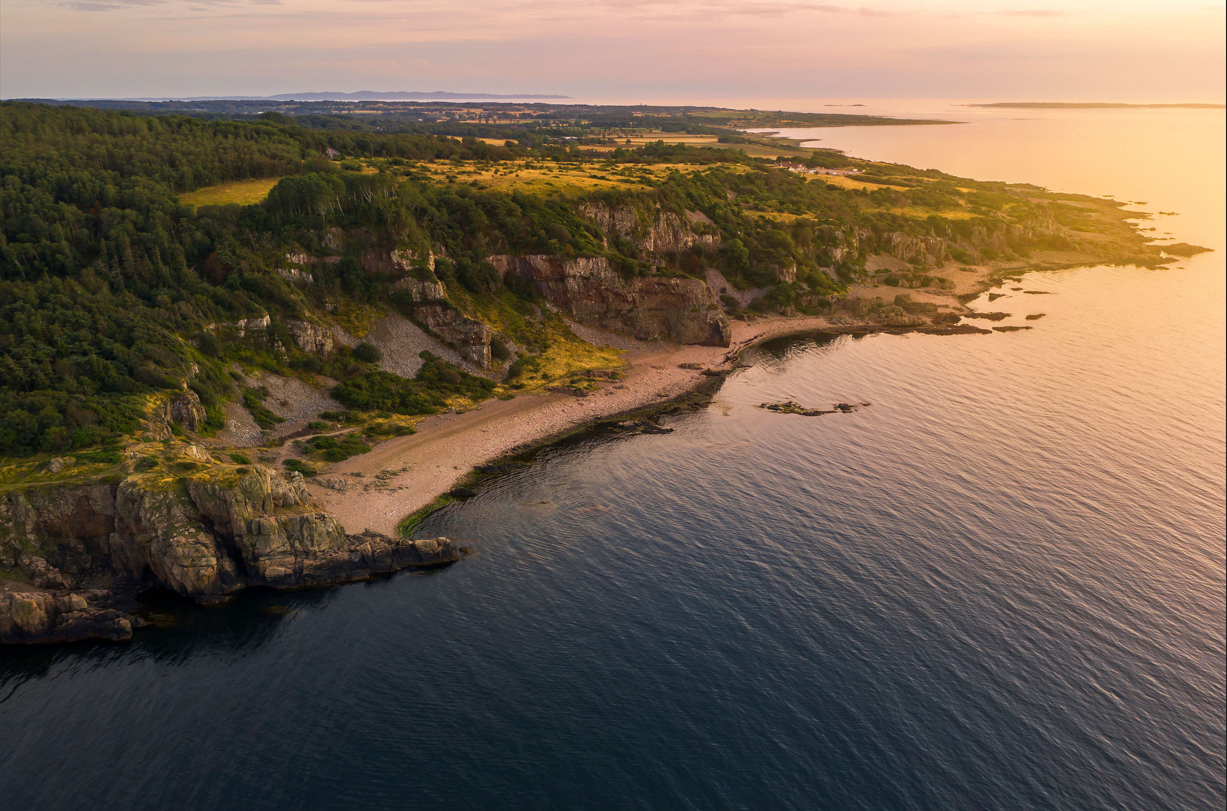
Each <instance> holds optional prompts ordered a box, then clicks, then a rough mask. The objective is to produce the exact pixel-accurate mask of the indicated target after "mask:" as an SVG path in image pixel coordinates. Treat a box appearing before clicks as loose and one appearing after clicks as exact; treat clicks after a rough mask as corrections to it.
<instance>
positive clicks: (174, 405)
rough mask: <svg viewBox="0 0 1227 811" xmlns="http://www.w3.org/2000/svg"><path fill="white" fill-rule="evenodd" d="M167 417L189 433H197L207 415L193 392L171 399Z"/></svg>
mask: <svg viewBox="0 0 1227 811" xmlns="http://www.w3.org/2000/svg"><path fill="white" fill-rule="evenodd" d="M167 413H168V415H169V416H170V418H171V419H172V420H174V421H175V422H177V423H179V424H180V425H182V426H183V427H184V428H185V429H187V430H189V431H199V430H200V429H201V427H202V426H203V425H204V423H205V419H207V417H208V415H207V414H206V413H205V408H204V406H203V405H201V404H200V397H199V395H197V394H196V392H194V391H185V392H183V393H182V394H180V395H177V396H176V397H175V398H174V399H172V400H171V401H170V403H169V405H168V412H167Z"/></svg>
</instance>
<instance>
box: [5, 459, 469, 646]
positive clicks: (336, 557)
mask: <svg viewBox="0 0 1227 811" xmlns="http://www.w3.org/2000/svg"><path fill="white" fill-rule="evenodd" d="M459 558H460V551H459V549H457V548H456V547H454V546H453V545H452V543H451V541H450V540H448V539H447V538H438V539H429V540H409V539H406V538H391V537H388V536H386V535H380V534H378V533H374V532H370V531H366V532H362V533H358V534H347V533H346V532H345V531H344V529H343V528H342V527H341V525H340V524H339V523H338V522H337V521H336V520H335V519H333V518H332V517H331V516H329V515H328V514H327V513H324V512H322V511H321V510H320V509H319V507H318V505H316V504H315V503H314V501H313V500H312V499H311V497H310V495H309V494H308V493H307V490H306V488H305V486H304V484H303V479H302V476H301V475H300V474H298V473H293V472H291V473H285V474H283V473H280V472H278V471H274V470H272V469H270V468H267V467H264V466H261V465H254V466H251V467H242V468H220V469H219V468H209V469H207V470H206V471H205V472H203V473H200V474H199V475H195V476H192V475H187V476H180V477H174V476H172V477H158V476H150V475H140V474H134V475H130V476H128V477H126V478H124V479H122V480H121V481H119V482H117V483H114V484H99V483H94V484H79V485H77V484H65V485H54V486H46V487H31V488H26V489H24V490H19V491H13V492H9V493H6V494H4V495H0V642H4V643H37V642H67V641H73V640H78V639H90V638H97V639H112V640H115V639H127V638H129V637H130V636H131V635H132V630H133V628H134V627H137V626H139V625H140V624H141V622H140V620H139V619H137V618H136V617H135V616H133V615H132V614H131V609H132V608H134V607H135V605H136V602H135V596H136V595H137V594H138V593H140V592H142V591H145V590H148V589H155V588H160V589H165V590H168V591H171V592H174V593H176V594H179V595H181V596H184V597H187V598H190V599H192V600H195V601H196V602H197V603H201V604H211V603H218V602H222V601H225V600H226V599H228V598H229V597H230V596H231V595H233V594H235V593H236V592H238V591H241V590H242V589H245V588H249V587H256V586H264V587H271V588H277V589H293V588H302V587H308V586H322V585H329V584H336V583H347V582H352V581H356V580H365V579H367V578H369V577H371V576H373V575H377V574H384V573H389V572H396V571H399V570H401V569H406V568H412V567H423V566H438V565H443V564H447V563H452V562H454V561H456V560H459Z"/></svg>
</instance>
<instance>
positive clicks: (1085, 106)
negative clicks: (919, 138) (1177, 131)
mask: <svg viewBox="0 0 1227 811" xmlns="http://www.w3.org/2000/svg"><path fill="white" fill-rule="evenodd" d="M967 106H968V107H1004V108H1008V109H1013V110H1222V109H1223V108H1224V107H1227V105H1223V104H1125V103H1123V102H1111V101H1108V102H1083V101H998V102H994V103H992V104H969V105H967Z"/></svg>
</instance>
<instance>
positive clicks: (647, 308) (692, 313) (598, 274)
mask: <svg viewBox="0 0 1227 811" xmlns="http://www.w3.org/2000/svg"><path fill="white" fill-rule="evenodd" d="M490 262H491V264H493V265H494V267H495V268H497V269H498V271H499V272H500V273H501V274H502V275H503V279H504V281H505V282H507V283H508V284H512V283H514V282H515V280H516V279H517V278H518V279H520V280H523V281H527V282H528V283H529V284H531V286H532V289H533V292H535V293H538V294H540V295H542V296H545V297H546V298H547V299H549V300H550V301H552V302H554V303H555V304H557V305H559V306H560V307H564V308H566V309H567V310H569V311H570V312H571V314H572V315H573V316H574V317H575V320H576V321H578V322H580V323H581V324H584V325H586V326H590V327H598V328H600V329H608V330H613V331H615V332H623V333H627V334H629V335H632V336H634V337H635V338H638V339H639V340H652V339H654V338H666V339H668V340H672V341H677V342H678V343H683V344H702V345H704V346H728V345H729V342H730V340H731V338H732V329H731V327H730V326H729V322H728V318H727V317H726V316H725V314H724V313H723V311H721V310H720V308H719V307H718V305H717V304H716V299H715V296H714V295H713V294H712V291H711V288H710V287H708V286H707V282H705V281H702V280H700V279H689V278H682V277H667V276H646V277H637V278H632V279H623V278H622V277H621V276H620V275H619V274H618V272H617V270H615V269H614V267H613V265H611V264H610V262H609V260H608V259H605V258H603V257H581V258H578V259H569V260H563V259H561V258H560V257H557V256H549V255H538V256H492V257H490Z"/></svg>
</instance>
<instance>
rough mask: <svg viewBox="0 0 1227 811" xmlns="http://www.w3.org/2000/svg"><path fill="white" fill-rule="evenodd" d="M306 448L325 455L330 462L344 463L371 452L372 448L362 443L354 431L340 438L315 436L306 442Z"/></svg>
mask: <svg viewBox="0 0 1227 811" xmlns="http://www.w3.org/2000/svg"><path fill="white" fill-rule="evenodd" d="M305 444H306V446H307V447H308V448H310V449H311V450H312V451H317V452H321V453H323V454H324V459H325V460H327V461H329V462H343V461H345V460H346V459H348V458H349V457H351V456H358V455H359V454H363V453H367V452H369V451H370V449H371V446H370V445H367V444H366V443H364V442H363V441H362V437H361V436H359V434H358V432H357V431H352V432H350V433H348V434H345V435H344V436H342V437H340V438H338V437H333V436H314V437H311V438H310V439H308V440H307V441H306V443H305Z"/></svg>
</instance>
